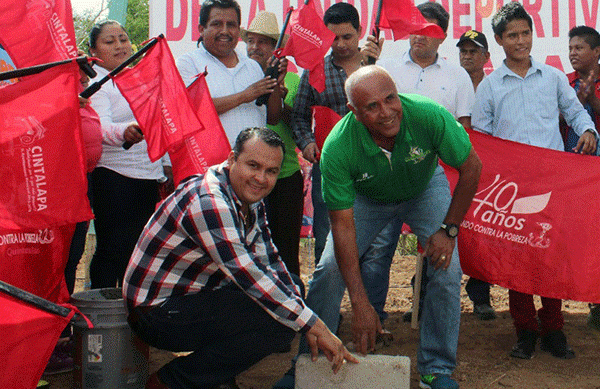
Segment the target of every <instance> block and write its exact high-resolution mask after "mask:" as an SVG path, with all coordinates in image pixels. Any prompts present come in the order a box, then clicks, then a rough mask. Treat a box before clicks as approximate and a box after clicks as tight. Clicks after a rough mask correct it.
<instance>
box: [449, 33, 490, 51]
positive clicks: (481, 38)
mask: <svg viewBox="0 0 600 389" xmlns="http://www.w3.org/2000/svg"><path fill="white" fill-rule="evenodd" d="M467 41H468V42H473V43H475V44H476V45H477V46H479V47H483V48H484V49H486V50H487V49H488V43H487V39H485V35H484V34H483V32H479V31H475V30H469V31H467V32H465V33H464V34H462V35H461V36H460V39H459V40H458V43H457V44H456V47H460V45H461V44H462V43H463V42H467Z"/></svg>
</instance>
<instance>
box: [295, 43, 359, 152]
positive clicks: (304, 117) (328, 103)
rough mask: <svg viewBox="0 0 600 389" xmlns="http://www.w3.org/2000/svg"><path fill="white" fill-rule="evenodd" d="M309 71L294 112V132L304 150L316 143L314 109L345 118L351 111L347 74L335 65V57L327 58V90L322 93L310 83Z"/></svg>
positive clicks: (299, 145) (300, 86) (298, 95)
mask: <svg viewBox="0 0 600 389" xmlns="http://www.w3.org/2000/svg"><path fill="white" fill-rule="evenodd" d="M308 76H309V71H308V70H304V72H303V73H302V78H301V79H300V85H299V86H298V93H297V94H296V100H295V101H294V108H293V110H292V132H293V134H294V139H295V141H296V144H297V145H298V148H299V149H300V150H304V148H305V147H306V145H308V144H309V143H312V142H314V141H315V135H314V133H313V131H312V107H313V106H314V105H321V106H324V107H328V108H331V109H332V110H333V111H335V112H336V113H337V114H338V115H340V116H344V115H345V114H347V113H348V112H349V111H350V109H349V108H348V106H346V103H347V102H348V99H346V92H345V91H344V83H345V82H346V78H348V76H347V75H346V72H345V71H344V69H343V68H342V67H340V66H336V65H334V63H333V57H332V56H331V54H330V55H328V56H326V57H325V90H324V91H323V92H322V93H319V92H317V91H316V89H315V88H313V87H312V86H311V85H310V84H309V82H308Z"/></svg>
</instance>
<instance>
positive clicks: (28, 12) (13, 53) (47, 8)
mask: <svg viewBox="0 0 600 389" xmlns="http://www.w3.org/2000/svg"><path fill="white" fill-rule="evenodd" d="M0 31H1V33H0V44H2V46H4V49H5V50H6V51H7V52H8V54H9V55H10V58H11V59H12V60H13V62H14V64H15V66H16V67H17V69H19V68H23V67H28V66H33V65H40V64H44V63H48V62H54V61H61V60H64V59H68V58H74V57H77V43H76V41H75V29H74V28H73V11H72V9H71V2H70V1H69V0H52V1H48V0H29V1H23V0H3V1H0Z"/></svg>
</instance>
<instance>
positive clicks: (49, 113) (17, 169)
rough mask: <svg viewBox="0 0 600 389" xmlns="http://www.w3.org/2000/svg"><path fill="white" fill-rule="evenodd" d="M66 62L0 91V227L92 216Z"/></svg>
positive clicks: (73, 69) (74, 83) (73, 81)
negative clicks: (0, 184)
mask: <svg viewBox="0 0 600 389" xmlns="http://www.w3.org/2000/svg"><path fill="white" fill-rule="evenodd" d="M78 85H79V68H78V66H77V65H76V64H74V63H70V64H66V65H61V66H57V67H54V68H51V69H48V70H46V71H44V72H42V73H40V74H36V75H33V76H29V77H27V78H26V79H24V80H22V81H20V82H17V83H16V84H12V85H5V86H3V87H1V88H0V118H1V120H2V131H0V182H2V185H3V188H2V190H1V191H0V228H3V229H13V230H16V229H37V228H46V227H49V226H58V225H63V224H67V223H77V222H80V221H84V220H89V219H91V218H92V217H93V215H92V212H91V209H90V206H89V201H88V198H87V179H86V175H85V171H86V167H85V157H84V155H85V154H84V150H83V145H82V134H81V118H80V115H79V102H78V98H77V90H78Z"/></svg>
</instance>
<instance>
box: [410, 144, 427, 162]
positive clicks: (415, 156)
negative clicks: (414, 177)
mask: <svg viewBox="0 0 600 389" xmlns="http://www.w3.org/2000/svg"><path fill="white" fill-rule="evenodd" d="M429 153H431V150H426V151H423V149H422V148H420V147H418V146H413V147H411V148H410V151H409V152H408V157H406V158H404V162H412V163H413V164H417V163H419V162H421V161H423V160H424V159H425V157H427V155H428V154H429Z"/></svg>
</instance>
